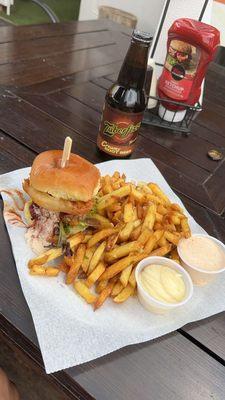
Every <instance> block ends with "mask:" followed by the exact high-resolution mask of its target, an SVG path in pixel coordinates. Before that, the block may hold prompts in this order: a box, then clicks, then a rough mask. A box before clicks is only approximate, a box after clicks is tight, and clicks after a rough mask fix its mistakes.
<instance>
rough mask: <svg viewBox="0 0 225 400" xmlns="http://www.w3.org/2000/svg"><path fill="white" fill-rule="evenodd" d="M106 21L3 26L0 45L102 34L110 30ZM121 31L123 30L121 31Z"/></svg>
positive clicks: (0, 32)
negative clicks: (91, 33) (40, 39)
mask: <svg viewBox="0 0 225 400" xmlns="http://www.w3.org/2000/svg"><path fill="white" fill-rule="evenodd" d="M110 26H111V24H110V23H109V21H107V20H103V19H101V20H93V21H82V22H80V21H70V22H64V23H63V22H62V23H60V24H52V23H49V24H38V25H27V26H14V25H11V24H10V26H7V27H6V26H5V27H1V28H0V43H7V42H18V41H28V40H33V39H36V38H49V37H55V36H56V37H61V36H67V35H74V34H80V33H88V32H104V31H107V30H109V29H110ZM122 30H123V29H122Z"/></svg>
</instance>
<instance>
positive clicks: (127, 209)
mask: <svg viewBox="0 0 225 400" xmlns="http://www.w3.org/2000/svg"><path fill="white" fill-rule="evenodd" d="M123 220H124V222H131V221H133V220H134V209H133V205H132V203H127V204H125V206H124V212H123Z"/></svg>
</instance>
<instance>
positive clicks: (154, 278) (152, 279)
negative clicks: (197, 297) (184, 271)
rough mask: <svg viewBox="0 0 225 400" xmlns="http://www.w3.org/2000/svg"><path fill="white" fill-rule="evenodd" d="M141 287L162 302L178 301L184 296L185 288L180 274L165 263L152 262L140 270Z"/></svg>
mask: <svg viewBox="0 0 225 400" xmlns="http://www.w3.org/2000/svg"><path fill="white" fill-rule="evenodd" d="M140 275H141V284H142V287H143V289H144V290H145V291H146V292H147V293H148V294H150V296H152V297H154V298H155V299H156V300H159V301H161V302H164V303H179V302H181V301H182V300H184V298H185V294H186V288H185V283H184V280H183V277H182V275H181V274H180V273H179V272H178V271H175V270H174V269H173V268H170V267H167V266H166V265H158V264H152V265H148V266H147V267H145V268H144V269H143V270H142V271H141V274H140Z"/></svg>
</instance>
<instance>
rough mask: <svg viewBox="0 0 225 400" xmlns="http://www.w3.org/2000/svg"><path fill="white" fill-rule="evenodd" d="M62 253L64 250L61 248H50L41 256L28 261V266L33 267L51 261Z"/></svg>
mask: <svg viewBox="0 0 225 400" xmlns="http://www.w3.org/2000/svg"><path fill="white" fill-rule="evenodd" d="M62 253H63V251H62V249H61V248H57V249H50V250H48V251H46V252H45V253H43V254H41V255H40V256H38V257H35V258H32V259H31V260H30V261H29V262H28V267H29V268H32V267H33V266H34V265H42V264H45V263H47V262H49V261H52V260H54V259H55V258H58V257H60V256H61V255H62Z"/></svg>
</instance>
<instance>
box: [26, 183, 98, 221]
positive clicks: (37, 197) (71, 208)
mask: <svg viewBox="0 0 225 400" xmlns="http://www.w3.org/2000/svg"><path fill="white" fill-rule="evenodd" d="M23 190H24V191H25V192H26V193H27V194H28V195H29V196H30V197H31V199H32V200H33V202H34V203H36V204H37V205H38V206H39V207H43V208H46V209H47V210H49V211H55V212H63V213H66V214H72V215H78V216H80V215H84V214H87V213H88V212H89V211H90V210H91V208H92V206H93V201H92V200H89V201H87V202H83V201H69V200H63V199H56V198H55V197H53V196H51V195H49V194H47V193H43V192H40V191H39V190H36V189H34V188H33V187H32V186H31V185H30V181H29V179H25V180H24V181H23Z"/></svg>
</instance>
